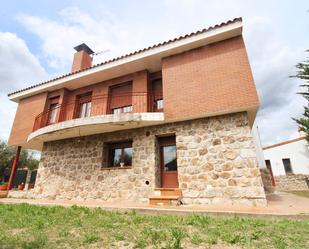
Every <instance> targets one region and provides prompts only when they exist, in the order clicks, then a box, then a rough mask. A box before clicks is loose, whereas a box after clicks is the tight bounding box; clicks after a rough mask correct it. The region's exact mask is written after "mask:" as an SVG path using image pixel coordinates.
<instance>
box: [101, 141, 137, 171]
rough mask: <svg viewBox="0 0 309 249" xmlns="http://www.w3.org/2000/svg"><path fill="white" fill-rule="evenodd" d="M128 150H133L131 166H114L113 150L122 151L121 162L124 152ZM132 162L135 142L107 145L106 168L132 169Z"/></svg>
mask: <svg viewBox="0 0 309 249" xmlns="http://www.w3.org/2000/svg"><path fill="white" fill-rule="evenodd" d="M127 148H130V149H131V150H132V153H131V165H123V166H121V165H113V163H114V157H113V150H116V149H121V160H123V157H124V151H125V149H127ZM132 160H133V141H132V140H129V141H121V142H115V143H108V144H107V166H106V168H131V167H132Z"/></svg>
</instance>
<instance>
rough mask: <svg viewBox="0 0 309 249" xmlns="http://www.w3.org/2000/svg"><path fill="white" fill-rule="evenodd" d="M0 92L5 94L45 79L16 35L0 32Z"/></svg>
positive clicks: (45, 75) (41, 70) (33, 58)
mask: <svg viewBox="0 0 309 249" xmlns="http://www.w3.org/2000/svg"><path fill="white" fill-rule="evenodd" d="M0 55H1V60H0V92H1V93H7V92H10V91H13V90H17V89H20V88H22V87H25V86H26V85H28V84H31V83H33V82H36V81H39V80H42V79H44V78H46V77H47V74H46V72H45V70H44V68H43V67H42V66H41V65H40V62H39V61H38V60H37V59H36V57H35V56H34V55H33V54H31V52H30V51H29V49H28V47H27V45H26V43H25V41H24V40H22V39H21V38H19V37H18V36H17V35H16V34H13V33H9V32H5V33H2V32H0Z"/></svg>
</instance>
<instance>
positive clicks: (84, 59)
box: [71, 43, 94, 72]
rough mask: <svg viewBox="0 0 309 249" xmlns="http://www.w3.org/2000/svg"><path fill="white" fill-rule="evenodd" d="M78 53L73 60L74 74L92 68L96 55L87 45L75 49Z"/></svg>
mask: <svg viewBox="0 0 309 249" xmlns="http://www.w3.org/2000/svg"><path fill="white" fill-rule="evenodd" d="M74 49H75V50H76V53H75V54H74V58H73V65H72V70H71V71H72V72H76V71H79V70H82V69H85V68H88V67H91V64H92V57H91V55H92V54H93V53H94V52H93V51H92V50H91V49H90V48H89V47H88V46H87V45H86V44H85V43H82V44H80V45H78V46H76V47H74Z"/></svg>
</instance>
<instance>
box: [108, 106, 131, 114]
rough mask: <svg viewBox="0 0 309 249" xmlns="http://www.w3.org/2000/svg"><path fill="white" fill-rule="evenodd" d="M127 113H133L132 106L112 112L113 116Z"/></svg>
mask: <svg viewBox="0 0 309 249" xmlns="http://www.w3.org/2000/svg"><path fill="white" fill-rule="evenodd" d="M127 112H132V106H131V105H130V106H124V107H120V108H115V109H113V110H112V113H113V114H120V113H127Z"/></svg>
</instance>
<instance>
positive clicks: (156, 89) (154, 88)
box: [151, 78, 164, 112]
mask: <svg viewBox="0 0 309 249" xmlns="http://www.w3.org/2000/svg"><path fill="white" fill-rule="evenodd" d="M151 92H152V98H153V104H154V111H157V112H158V111H162V110H163V106H164V102H163V91H162V79H161V78H160V79H155V80H152V81H151Z"/></svg>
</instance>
